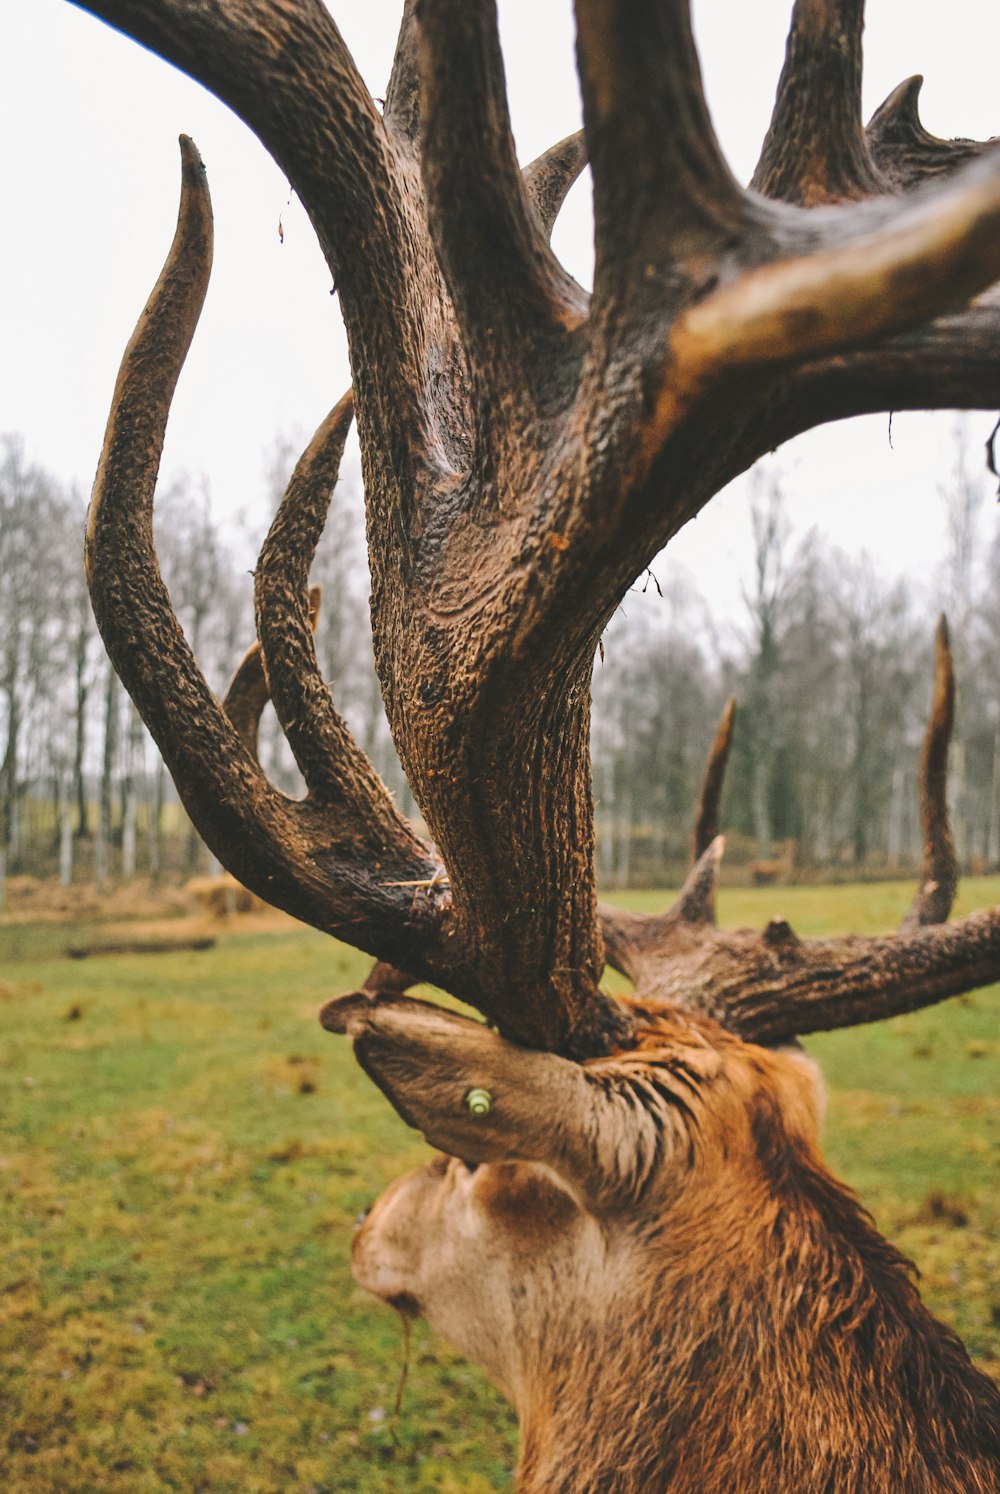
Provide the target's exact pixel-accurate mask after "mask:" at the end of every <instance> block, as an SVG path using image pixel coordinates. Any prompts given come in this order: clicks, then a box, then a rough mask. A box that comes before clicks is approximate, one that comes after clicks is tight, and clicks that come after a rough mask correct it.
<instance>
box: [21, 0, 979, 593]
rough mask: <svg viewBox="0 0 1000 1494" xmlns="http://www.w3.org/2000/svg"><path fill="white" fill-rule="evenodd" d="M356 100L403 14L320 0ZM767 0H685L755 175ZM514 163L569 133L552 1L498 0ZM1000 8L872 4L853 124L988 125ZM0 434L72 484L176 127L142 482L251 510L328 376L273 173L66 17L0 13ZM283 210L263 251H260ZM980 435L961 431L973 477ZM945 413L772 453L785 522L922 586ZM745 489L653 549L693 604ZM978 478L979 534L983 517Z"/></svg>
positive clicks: (133, 61) (325, 405)
mask: <svg viewBox="0 0 1000 1494" xmlns="http://www.w3.org/2000/svg"><path fill="white" fill-rule="evenodd" d="M331 9H332V10H333V12H334V14H335V15H336V17H337V19H338V22H339V23H340V25H341V28H342V30H343V32H344V33H345V35H346V37H347V40H348V43H349V45H350V46H351V47H352V49H353V51H354V55H355V57H356V59H357V61H358V64H359V66H360V67H361V70H362V72H363V73H364V75H365V77H366V79H367V80H368V83H369V85H370V87H371V88H372V91H373V93H375V94H376V95H379V94H381V93H382V92H383V91H384V87H385V82H386V77H387V73H388V68H389V63H390V59H391V54H392V46H393V42H394V40H395V34H396V30H397V25H398V13H399V0H353V3H349V0H344V3H340V4H337V3H335V0H331ZM789 12H790V3H789V0H744V3H738V0H701V3H698V0H696V3H695V6H694V15H695V24H696V28H697V32H698V36H699V41H700V45H701V51H702V61H703V67H704V72H705V76H706V87H707V92H708V98H709V104H710V106H711V109H712V112H713V116H714V119H715V123H716V128H717V130H718V133H719V135H720V138H721V140H722V144H723V147H724V149H725V150H726V151H727V152H728V154H729V157H730V160H731V162H732V164H733V168H734V170H735V172H736V174H737V175H738V176H740V177H741V178H742V179H745V178H746V177H747V176H748V175H749V174H750V172H751V170H752V168H753V165H754V162H755V159H756V155H757V150H758V147H759V143H760V140H761V137H762V134H763V131H764V130H765V128H766V125H767V120H768V117H769V114H770V108H771V102H772V99H773V93H774V85H775V82H776V80H777V76H778V72H779V70H780V66H781V60H782V53H783V45H784V35H785V31H786V28H787V22H788V15H789ZM501 16H502V20H503V27H504V45H505V53H506V58H507V68H508V81H509V87H510V95H511V105H512V113H513V119H514V127H515V134H516V136H517V143H518V150H519V153H520V155H521V158H522V160H529V159H531V158H532V157H533V156H534V155H536V154H537V153H538V152H539V151H541V150H543V149H545V148H546V147H547V146H548V145H550V144H551V143H552V142H553V141H554V140H556V139H559V138H561V137H562V136H563V135H565V134H566V133H568V131H569V130H571V129H573V128H575V127H576V126H577V124H578V123H579V115H580V106H579V99H578V94H577V87H576V79H575V74H574V71H573V43H572V24H571V7H570V4H569V0H501ZM998 58H1000V6H997V5H995V4H986V3H984V0H951V3H950V4H948V5H947V6H933V7H931V6H919V5H916V4H914V3H913V0H873V3H871V4H870V5H869V16H868V30H867V52H866V71H865V96H866V97H865V105H866V114H868V113H870V112H871V111H872V110H873V109H874V108H875V107H876V106H877V105H878V104H879V103H880V102H881V100H882V99H883V98H884V97H885V95H886V94H887V93H888V92H889V91H890V90H891V89H892V88H893V87H895V85H896V84H897V83H898V82H900V81H901V80H902V79H903V78H904V77H907V76H908V75H910V74H912V73H915V72H922V73H923V74H924V75H925V78H926V82H925V86H924V93H923V98H922V110H923V117H924V122H925V124H926V125H927V127H928V128H929V129H931V130H932V131H934V132H935V133H937V134H941V135H946V136H951V135H968V136H973V137H987V136H989V135H992V134H996V133H998V132H1000V90H998V88H997V85H996V68H997V60H998ZM0 125H2V131H0V139H2V141H3V152H2V154H3V161H2V165H0V171H2V173H3V204H4V232H3V236H2V239H0V264H2V271H3V273H2V275H0V328H2V333H3V340H2V347H3V357H2V358H0V431H17V432H20V433H22V434H23V436H24V438H25V441H26V444H27V449H28V454H29V456H30V457H31V458H32V459H34V460H36V461H39V462H40V463H42V464H43V465H44V466H46V467H48V468H49V469H50V470H51V471H53V472H54V473H55V474H56V475H57V476H58V477H59V478H61V479H62V480H64V481H66V482H76V483H78V484H79V485H80V487H81V489H83V490H84V491H86V490H89V487H90V482H91V479H92V476H93V472H94V468H95V466H96V461H97V456H98V452H99V449H100V442H101V435H102V432H103V427H104V421H105V418H106V414H107V405H108V400H109V397H110V393H111V389H112V386H113V383H114V378H115V373H116V370H117V366H118V361H119V358H120V356H121V351H122V349H123V347H124V345H125V343H126V341H127V339H128V337H129V335H130V333H131V330H132V327H133V325H134V323H135V320H136V317H137V315H138V312H139V310H140V309H141V307H142V304H143V302H144V300H145V297H146V295H147V293H148V291H149V289H150V288H151V286H152V283H153V281H154V279H155V277H156V274H157V272H158V270H159V267H160V264H161V263H162V260H163V256H164V253H165V251H166V248H167V245H168V243H169V240H170V237H171V233H172V230H173V224H174V220H175V217H176V210H177V191H178V161H177V145H176V140H177V135H178V134H179V133H180V132H181V131H184V132H186V133H188V134H190V135H192V136H193V137H194V139H195V140H196V142H197V144H198V146H199V148H200V149H201V152H202V155H203V157H204V159H205V163H206V166H207V168H208V173H209V181H210V184H211V188H212V195H213V199H214V203H215V216H216V236H217V247H216V259H215V270H214V275H213V280H212V286H211V289H210V291H209V299H208V303H207V306H206V310H205V313H204V315H203V317H202V321H201V325H200V327H199V329H198V333H197V335H196V338H195V344H194V348H193V350H192V353H191V355H190V357H189V359H188V363H187V366H186V368H185V370H184V373H183V375H182V378H181V383H180V387H179V390H178V393H177V397H176V399H175V403H174V410H173V413H172V416H171V425H170V430H169V433H168V442H167V449H166V452H165V456H164V472H165V474H167V475H169V474H171V473H176V472H177V471H179V470H185V471H187V472H189V473H191V474H192V475H193V476H194V477H196V478H198V479H200V478H201V476H202V475H204V476H205V477H207V479H208V481H209V484H210V487H211V491H212V494H213V499H214V502H215V503H216V505H217V506H218V508H219V510H220V511H222V512H230V511H235V510H237V509H240V508H244V509H245V508H249V509H250V510H251V511H256V512H259V511H260V510H261V508H262V505H263V494H264V473H265V465H266V458H267V451H268V448H269V447H270V446H271V444H272V442H273V440H274V438H275V437H276V436H277V435H279V434H294V435H301V436H306V435H308V434H309V433H310V432H311V430H312V429H313V428H314V426H315V425H316V423H317V422H318V421H319V419H320V418H321V417H322V416H323V415H324V414H325V413H326V411H327V410H328V409H329V407H330V405H331V404H332V402H333V400H334V399H335V398H336V397H337V396H338V395H339V394H340V393H341V392H342V391H343V389H344V388H345V387H346V385H347V383H348V381H349V373H348V366H347V357H346V350H345V342H344V336H343V332H342V329H341V326H340V321H339V314H338V309H337V303H336V299H335V298H332V297H331V296H330V294H329V289H330V279H329V275H328V273H327V270H326V267H325V265H324V264H323V261H322V259H321V257H320V254H319V251H318V249H317V247H316V244H315V241H314V239H313V236H312V232H311V230H310V227H309V224H308V222H307V220H306V218H305V216H304V214H303V213H302V212H301V210H300V209H299V207H298V205H297V203H295V202H294V201H289V192H288V186H287V182H286V181H285V180H284V178H283V177H282V175H281V173H280V172H279V171H278V169H277V168H276V167H275V166H274V165H273V164H272V162H271V161H270V158H269V157H268V156H267V155H266V154H265V152H264V150H263V149H262V147H261V146H260V145H259V144H258V142H257V141H256V139H255V138H254V137H253V136H252V135H251V134H250V132H249V131H248V130H247V129H246V128H245V127H244V126H243V125H242V124H241V123H240V121H239V120H237V119H236V118H235V117H234V116H233V115H231V114H230V113H229V112H228V111H227V110H226V109H224V108H223V107H222V106H221V105H220V104H218V103H217V102H216V101H215V100H214V99H213V98H212V97H211V96H210V95H208V94H207V93H205V92H204V91H203V90H202V89H200V88H199V87H198V86H197V85H195V84H193V83H191V82H189V80H187V79H186V78H184V77H183V76H182V75H181V74H179V73H176V72H174V71H173V70H172V69H171V68H170V67H168V66H167V65H166V64H164V63H162V62H160V61H159V60H158V59H156V58H154V57H153V56H151V55H150V54H148V53H145V52H143V51H142V50H141V49H140V48H139V47H137V46H136V45H135V44H134V43H133V42H131V41H128V40H126V39H125V38H124V37H121V36H120V35H118V34H117V33H115V32H113V31H111V30H109V29H108V28H107V27H105V26H103V25H102V24H101V23H100V22H98V21H95V20H94V19H93V18H92V17H91V16H89V15H87V14H85V13H83V12H81V11H79V10H77V9H75V7H74V6H72V5H70V4H68V3H66V0H4V3H3V4H2V5H0ZM588 193H589V188H588V187H587V185H586V184H585V183H584V184H581V185H580V186H579V187H578V188H577V189H575V191H574V193H573V195H572V197H571V199H570V202H569V203H568V204H567V208H566V210H565V212H564V215H563V220H562V222H561V225H560V227H559V229H558V231H557V236H556V240H555V242H556V246H557V249H558V251H559V253H560V254H561V255H562V256H563V258H564V259H565V261H566V262H567V264H568V265H569V267H570V268H571V269H572V270H573V272H574V273H575V274H576V275H577V276H578V278H580V279H581V280H584V281H587V280H588V279H589V265H590V258H591V244H590V227H589V218H588ZM279 219H281V220H282V224H283V228H284V242H283V243H282V242H280V240H279V234H278V223H279ZM991 425H992V419H991V418H990V417H988V416H985V415H977V416H973V417H972V418H971V420H970V422H969V425H968V431H969V443H970V448H971V454H970V465H973V466H978V464H979V463H980V460H981V450H982V443H983V441H984V440H985V438H986V436H987V434H988V432H989V430H990V427H991ZM952 427H953V419H952V417H951V416H949V415H938V416H934V417H928V416H923V415H921V416H913V415H907V416H897V417H896V420H895V422H894V425H893V446H892V448H891V449H890V445H889V441H888V433H887V421H886V419H885V418H883V417H877V418H876V417H873V418H871V419H868V420H865V421H858V422H852V423H851V424H850V425H849V426H848V425H839V426H833V427H827V428H826V429H825V430H822V431H819V432H815V433H812V434H811V435H809V436H806V437H803V438H800V439H799V440H798V441H796V442H793V443H791V444H790V445H789V446H788V447H786V448H785V449H784V450H783V451H782V453H780V455H779V457H778V461H779V462H780V463H781V466H782V468H783V470H784V471H785V472H786V473H787V485H788V488H789V491H790V492H791V493H792V494H793V495H794V505H793V511H794V515H795V520H796V524H797V526H798V527H800V528H802V529H804V528H806V527H808V526H810V525H812V524H817V525H819V526H820V527H821V528H822V529H823V530H824V531H826V532H827V533H828V534H829V535H830V536H831V538H832V539H833V540H834V541H835V542H836V543H837V544H840V545H842V546H844V547H846V548H849V549H858V548H860V547H861V546H862V545H866V546H867V547H868V548H869V549H871V550H872V551H873V552H874V553H875V554H876V555H877V556H878V557H880V559H879V564H880V566H881V567H882V568H884V569H885V570H887V571H890V572H898V571H901V570H904V569H905V570H907V571H909V572H910V573H912V574H914V575H916V576H918V577H921V578H924V579H926V577H927V576H928V575H929V573H930V571H931V569H932V567H933V566H934V564H935V563H936V561H937V559H938V558H939V556H940V554H941V550H942V543H943V542H942V532H943V531H942V520H941V504H940V498H939V488H940V485H941V484H942V483H943V482H945V481H946V480H947V477H948V474H949V472H950V471H951V469H952V467H953V465H954V455H953V451H952V444H953V442H952ZM745 492H746V489H745V481H741V482H740V483H738V484H734V486H733V489H731V490H729V491H727V493H725V494H723V495H721V496H720V497H719V498H717V499H715V500H714V502H713V504H712V505H710V508H709V510H708V513H707V514H705V515H703V516H702V517H701V518H699V519H698V520H696V521H695V523H694V524H693V525H690V526H688V529H687V530H685V531H684V532H683V534H682V535H681V536H679V537H678V540H677V541H676V542H675V545H674V546H672V547H671V549H672V551H674V552H676V554H677V555H678V557H679V558H681V559H682V560H683V561H684V562H685V563H686V564H687V565H688V566H689V567H690V568H691V569H692V570H694V571H695V572H696V574H697V575H698V577H699V579H700V581H701V582H702V584H703V586H704V588H705V590H706V591H707V592H708V594H709V595H710V597H711V598H712V599H713V600H716V599H717V598H722V597H723V596H725V595H726V594H728V595H730V596H732V595H734V593H735V591H736V580H735V578H736V574H737V572H738V571H739V570H740V569H743V568H745V555H746V546H747V538H748V528H747V525H746V498H745ZM991 492H992V489H991V485H990V484H989V482H988V481H987V479H986V478H985V476H984V477H983V506H984V526H985V530H986V532H990V531H991V530H992V528H993V527H994V526H995V524H996V523H997V522H998V519H997V513H998V511H997V509H996V506H995V505H994V504H993V503H992V500H991V496H990V495H991Z"/></svg>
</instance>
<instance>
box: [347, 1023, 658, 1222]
mask: <svg viewBox="0 0 1000 1494" xmlns="http://www.w3.org/2000/svg"><path fill="white" fill-rule="evenodd" d="M320 1021H321V1022H322V1024H323V1026H324V1027H325V1028H327V1029H328V1030H329V1031H331V1032H343V1033H346V1034H347V1035H348V1036H349V1037H350V1038H352V1039H353V1042H354V1052H355V1056H356V1057H357V1059H358V1062H359V1063H360V1064H361V1067H362V1068H363V1069H364V1071H365V1073H366V1074H368V1076H369V1078H371V1079H373V1080H374V1082H375V1083H376V1084H377V1085H378V1087H379V1089H380V1090H381V1091H382V1093H383V1094H384V1095H385V1096H386V1097H387V1098H388V1099H389V1100H390V1101H391V1102H392V1104H393V1105H394V1106H395V1108H396V1110H397V1111H398V1112H399V1114H400V1115H401V1116H402V1118H403V1119H404V1120H405V1121H406V1122H407V1124H408V1125H411V1126H414V1127H415V1128H416V1129H417V1130H418V1131H422V1132H423V1134H424V1136H425V1137H426V1139H427V1140H428V1141H429V1142H430V1144H431V1146H434V1147H437V1148H438V1149H439V1150H441V1151H443V1152H448V1153H449V1154H450V1155H451V1156H455V1157H461V1158H462V1159H463V1160H464V1161H466V1162H507V1161H524V1162H542V1163H545V1164H546V1165H547V1166H549V1167H551V1168H552V1170H553V1171H554V1172H555V1173H557V1174H558V1175H559V1177H560V1178H562V1180H563V1181H564V1182H565V1183H566V1184H567V1185H568V1186H569V1188H570V1189H571V1190H572V1191H573V1192H574V1193H575V1194H576V1195H577V1196H578V1197H579V1198H580V1200H581V1202H583V1203H585V1204H590V1203H597V1202H599V1201H603V1202H608V1201H609V1199H610V1197H612V1196H614V1195H615V1194H617V1193H618V1192H619V1191H620V1189H621V1187H622V1185H623V1179H627V1178H634V1176H635V1161H636V1157H635V1151H636V1148H638V1147H641V1146H643V1144H644V1142H646V1141H648V1143H649V1145H650V1146H651V1147H655V1137H654V1135H653V1131H654V1127H653V1123H652V1121H651V1119H650V1118H649V1117H644V1118H645V1121H646V1122H647V1124H645V1125H644V1124H643V1117H642V1116H640V1119H639V1124H637V1111H636V1107H635V1105H634V1103H633V1102H632V1101H631V1099H630V1098H629V1097H628V1096H627V1095H625V1094H623V1093H621V1092H619V1091H617V1090H616V1089H615V1088H614V1087H613V1086H609V1085H607V1084H602V1083H598V1082H597V1081H596V1080H594V1079H593V1078H591V1077H590V1075H589V1074H588V1072H587V1070H586V1069H585V1068H584V1067H582V1066H581V1065H580V1064H577V1063H573V1062H570V1061H569V1060H568V1059H565V1058H560V1057H558V1055H557V1054H554V1053H543V1052H538V1051H537V1050H534V1049H529V1048H519V1047H517V1046H516V1044H514V1043H509V1042H507V1041H506V1040H505V1039H504V1038H502V1037H500V1036H498V1034H497V1033H495V1032H493V1031H491V1029H490V1028H488V1027H485V1026H484V1025H483V1024H482V1023H481V1022H475V1021H471V1020H470V1019H469V1018H468V1017H461V1016H458V1015H457V1014H456V1013H454V1012H449V1011H445V1010H443V1009H442V1008H441V1007H436V1006H430V1005H428V1004H427V1003H425V1002H422V1001H413V1000H410V999H408V998H406V997H377V998H375V999H374V1000H372V999H370V998H367V997H365V996H362V995H360V994H358V995H351V996H344V997H339V998H338V999H336V1000H334V1001H331V1002H328V1003H327V1005H326V1006H325V1007H324V1008H323V1010H322V1012H321V1013H320ZM647 1129H648V1130H649V1131H650V1136H649V1137H648V1138H646V1136H645V1131H646V1130H647Z"/></svg>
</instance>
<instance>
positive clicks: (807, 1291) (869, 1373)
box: [517, 1158, 1000, 1494]
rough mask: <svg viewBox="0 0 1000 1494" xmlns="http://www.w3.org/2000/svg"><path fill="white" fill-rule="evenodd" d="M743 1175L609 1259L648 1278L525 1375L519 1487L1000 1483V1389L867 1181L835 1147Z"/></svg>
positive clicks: (615, 1297) (608, 1489)
mask: <svg viewBox="0 0 1000 1494" xmlns="http://www.w3.org/2000/svg"><path fill="white" fill-rule="evenodd" d="M742 1188H743V1191H742V1193H741V1192H740V1191H739V1188H738V1186H737V1183H736V1181H735V1180H734V1179H730V1187H729V1188H721V1189H719V1190H718V1191H717V1192H715V1194H714V1196H713V1197H712V1198H711V1199H709V1200H707V1201H703V1203H702V1205H701V1206H700V1207H698V1208H697V1209H694V1208H692V1209H690V1210H685V1211H683V1212H684V1214H685V1216H686V1217H682V1218H678V1217H672V1218H671V1221H670V1228H669V1235H670V1244H669V1248H664V1249H663V1250H661V1251H660V1253H659V1254H658V1255H657V1256H656V1259H655V1265H654V1264H653V1262H652V1260H651V1258H650V1251H649V1236H648V1235H647V1240H646V1244H645V1246H644V1247H643V1248H644V1250H645V1252H646V1254H645V1257H644V1259H643V1260H639V1259H637V1256H636V1255H633V1257H632V1258H631V1259H629V1258H628V1253H627V1252H626V1253H624V1254H623V1256H622V1257H621V1258H619V1259H609V1261H608V1272H609V1277H610V1278H611V1279H613V1280H615V1281H616V1282H620V1283H628V1284H629V1286H630V1287H631V1290H627V1291H626V1290H623V1291H619V1290H615V1291H613V1292H611V1293H610V1294H609V1296H608V1298H607V1301H606V1303H605V1305H604V1310H603V1311H601V1312H599V1313H598V1314H597V1315H596V1316H591V1317H588V1318H587V1319H586V1320H584V1321H580V1322H577V1323H575V1324H574V1325H573V1328H572V1330H571V1332H570V1333H569V1334H568V1335H566V1339H565V1341H563V1342H561V1343H557V1344H556V1345H555V1347H554V1349H553V1348H552V1344H551V1341H550V1345H549V1347H550V1358H549V1361H548V1363H546V1364H544V1365H543V1364H542V1363H541V1362H539V1363H538V1365H537V1366H536V1370H535V1374H534V1376H533V1377H529V1378H528V1379H527V1381H526V1383H525V1385H524V1387H523V1394H522V1396H521V1397H520V1407H519V1409H520V1412H521V1432H522V1453H521V1461H520V1465H519V1470H518V1484H517V1487H518V1490H519V1494H543V1491H544V1494H732V1491H734V1490H744V1489H747V1490H749V1489H753V1490H762V1489H768V1490H769V1491H772V1494H802V1491H804V1490H811V1489H827V1488H836V1489H838V1490H861V1489H864V1490H865V1494H901V1491H904V1490H910V1489H914V1490H915V1489H918V1488H920V1489H922V1488H932V1487H933V1488H934V1490H935V1494H946V1491H955V1494H958V1491H967V1490H969V1489H975V1490H982V1491H984V1494H985V1491H991V1494H992V1491H997V1494H1000V1394H998V1392H997V1389H996V1387H995V1386H994V1385H993V1384H992V1382H991V1381H989V1380H987V1379H986V1377H985V1376H983V1375H981V1374H979V1372H978V1371H976V1370H975V1369H974V1368H973V1367H972V1365H971V1364H970V1363H969V1360H968V1357H967V1355H966V1354H965V1351H964V1349H963V1348H962V1346H961V1344H960V1342H959V1341H958V1339H957V1338H955V1336H954V1335H953V1334H951V1333H950V1331H949V1330H947V1329H945V1328H944V1327H943V1326H942V1325H941V1324H939V1323H937V1321H936V1320H935V1319H934V1318H933V1317H932V1316H931V1315H930V1314H929V1313H928V1312H927V1310H926V1309H925V1308H924V1307H923V1304H922V1303H921V1301H920V1298H919V1295H918V1293H917V1292H916V1289H915V1287H914V1286H913V1284H912V1281H911V1279H910V1270H909V1264H908V1262H906V1261H905V1260H904V1258H903V1257H902V1256H900V1255H899V1254H898V1252H897V1251H896V1250H895V1249H894V1247H892V1246H891V1245H890V1244H889V1242H888V1241H886V1240H885V1239H884V1238H883V1237H882V1236H880V1235H879V1234H878V1232H877V1231H876V1230H875V1228H874V1226H873V1225H872V1223H871V1221H870V1219H869V1218H868V1216H867V1215H866V1214H865V1213H864V1211H863V1210H862V1209H861V1207H860V1205H859V1204H858V1202H857V1200H856V1199H855V1198H854V1196H853V1194H851V1193H850V1192H849V1190H847V1189H846V1188H844V1187H843V1186H842V1185H840V1184H838V1183H837V1182H836V1181H835V1180H834V1179H833V1177H832V1176H831V1175H830V1174H829V1173H828V1172H827V1171H826V1170H825V1168H823V1167H822V1164H820V1163H818V1161H817V1160H816V1159H815V1158H802V1159H799V1160H798V1161H796V1162H794V1163H792V1164H786V1177H785V1178H784V1180H783V1183H782V1186H781V1187H779V1188H777V1189H775V1188H774V1187H765V1188H763V1189H760V1190H759V1191H757V1192H756V1194H754V1192H753V1190H750V1192H749V1194H748V1191H747V1189H746V1185H745V1183H744V1184H743V1185H742ZM637 1287H638V1290H636V1288H637ZM900 1426H906V1427H907V1428H908V1432H907V1435H906V1437H904V1438H900V1436H899V1427H900ZM962 1470H964V1471H962ZM970 1470H974V1473H973V1472H970ZM921 1479H923V1480H924V1482H921ZM928 1480H929V1482H928ZM975 1480H978V1481H975Z"/></svg>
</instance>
